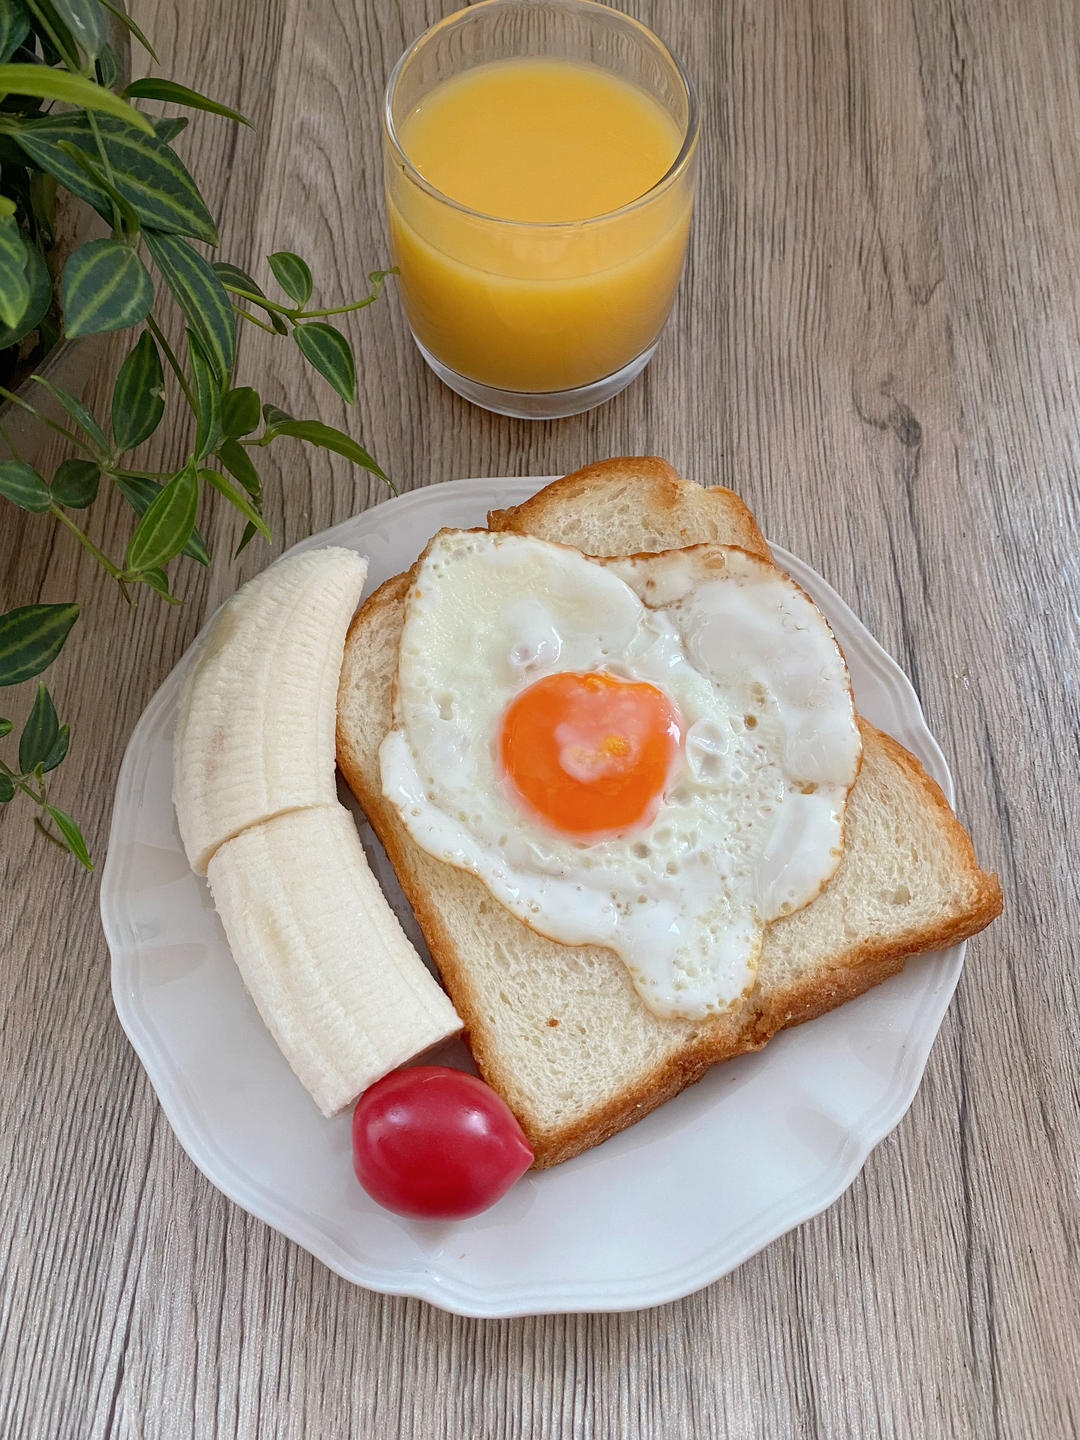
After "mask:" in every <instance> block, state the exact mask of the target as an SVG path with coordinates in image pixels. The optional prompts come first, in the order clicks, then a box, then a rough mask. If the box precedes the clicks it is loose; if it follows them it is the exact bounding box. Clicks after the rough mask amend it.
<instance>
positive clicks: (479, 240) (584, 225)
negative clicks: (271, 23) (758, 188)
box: [384, 0, 698, 419]
mask: <svg viewBox="0 0 1080 1440" xmlns="http://www.w3.org/2000/svg"><path fill="white" fill-rule="evenodd" d="M697 138H698V121H697V103H696V100H695V97H694V91H693V86H692V85H691V83H690V81H689V79H688V78H687V75H686V72H685V70H684V69H683V67H682V65H680V63H679V61H678V60H677V59H676V58H675V57H674V55H672V54H671V52H670V51H669V50H668V49H667V47H666V46H665V45H663V44H662V43H661V41H660V40H658V39H657V37H656V36H655V35H653V34H652V32H651V31H649V30H647V29H646V28H645V27H644V26H643V25H641V24H639V23H638V22H637V21H636V20H632V19H630V18H629V17H628V16H626V15H623V14H621V13H619V12H618V11H616V10H611V9H609V8H608V7H607V6H605V5H600V4H596V3H593V0H481V3H479V4H476V5H472V6H471V7H470V8H468V9H466V10H461V11H459V12H458V13H457V14H455V15H450V16H449V17H448V18H447V19H445V20H443V21H441V22H440V23H439V24H437V25H435V26H434V27H433V28H432V29H430V30H428V31H427V32H426V33H425V34H424V35H422V36H421V37H420V38H419V40H417V41H416V42H415V43H414V44H413V45H412V46H410V48H409V49H408V50H406V52H405V54H404V55H403V56H402V57H401V59H400V60H399V61H398V63H397V65H396V66H395V68H394V72H393V74H392V75H391V77H390V81H389V84H388V86H387V90H386V105H385V110H384V161H385V180H386V200H387V211H388V223H389V230H390V244H391V251H392V254H393V260H394V264H395V265H396V266H397V269H398V272H399V288H400V290H401V294H402V297H403V300H404V304H405V310H406V314H407V316H408V320H409V325H410V327H411V329H412V333H413V337H414V339H415V340H416V343H417V345H418V346H419V349H420V352H421V354H422V355H423V356H424V359H425V360H426V361H427V363H428V364H429V365H430V366H431V368H432V369H433V370H434V371H435V373H436V374H437V375H438V376H439V377H440V379H442V380H444V381H445V382H446V384H447V385H449V386H450V388H451V389H452V390H456V391H457V393H458V394H459V395H464V396H465V398H466V399H468V400H471V401H473V403H474V404H477V405H482V406H484V407H485V408H486V409H488V410H494V411H497V412H499V413H500V414H504V415H518V416H522V417H524V418H534V419H551V418H554V417H556V416H561V415H575V414H578V413H579V412H580V411H582V410H588V409H590V408H591V407H592V406H594V405H599V404H601V403H602V402H603V401H604V400H608V399H610V397H611V396H612V395H616V394H618V392H619V391H620V390H622V389H623V388H624V387H625V386H626V385H628V384H629V383H630V382H631V380H633V379H634V378H635V376H637V375H639V374H640V373H641V371H642V370H643V369H644V368H645V366H646V365H647V364H648V362H649V360H650V358H651V357H652V354H653V352H654V351H655V349H656V346H657V342H658V340H659V337H660V332H661V330H662V329H663V327H664V323H665V321H666V320H667V317H668V314H669V313H670V310H671V306H672V301H673V300H674V297H675V290H676V287H677V285H678V283H679V276H680V274H681V272H682V266H683V257H684V255H685V253H686V241H687V235H688V233H689V228H690V215H691V210H692V207H693V199H694V181H695V174H696V159H697Z"/></svg>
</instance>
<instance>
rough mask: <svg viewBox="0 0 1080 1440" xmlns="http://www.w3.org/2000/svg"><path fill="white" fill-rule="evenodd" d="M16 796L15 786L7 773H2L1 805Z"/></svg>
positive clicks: (0, 783) (0, 787) (0, 786)
mask: <svg viewBox="0 0 1080 1440" xmlns="http://www.w3.org/2000/svg"><path fill="white" fill-rule="evenodd" d="M14 798H15V786H14V784H13V783H12V782H11V781H10V780H9V779H8V777H7V776H6V775H0V805H6V804H7V802H8V801H9V800H14Z"/></svg>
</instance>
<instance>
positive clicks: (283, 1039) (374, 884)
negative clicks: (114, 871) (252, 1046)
mask: <svg viewBox="0 0 1080 1440" xmlns="http://www.w3.org/2000/svg"><path fill="white" fill-rule="evenodd" d="M209 880H210V889H211V892H212V893H213V896H214V904H215V905H216V906H217V910H218V914H219V915H220V916H221V920H222V924H223V925H224V926H225V934H226V935H227V936H228V939H229V945H230V947H231V949H232V953H233V958H234V959H235V961H236V964H237V966H238V967H239V970H240V974H241V975H242V976H243V979H244V984H245V985H246V986H247V988H248V991H249V993H250V995H251V998H252V999H253V1000H254V1001H255V1004H256V1006H257V1007H258V1010H259V1014H260V1015H261V1016H262V1018H263V1020H264V1022H265V1023H266V1026H267V1028H268V1029H269V1031H270V1033H271V1034H272V1035H273V1037H274V1039H275V1040H276V1041H277V1043H278V1047H279V1048H280V1050H281V1053H282V1054H283V1055H284V1056H285V1058H286V1060H288V1062H289V1064H290V1065H291V1066H292V1068H293V1070H294V1071H295V1073H296V1075H297V1077H298V1078H299V1080H300V1081H301V1083H302V1084H303V1085H304V1086H306V1088H307V1089H308V1090H309V1091H310V1092H311V1095H312V1098H313V1099H314V1101H315V1103H316V1104H317V1105H318V1107H319V1109H320V1110H321V1111H322V1112H323V1114H324V1115H333V1114H334V1113H335V1111H337V1110H340V1109H341V1107H342V1106H343V1105H347V1104H349V1102H350V1101H351V1100H354V1099H355V1098H356V1096H357V1095H358V1094H359V1093H360V1091H361V1090H365V1089H366V1088H367V1087H368V1086H369V1085H371V1084H372V1083H373V1082H374V1081H375V1080H377V1079H378V1078H379V1077H380V1076H382V1075H385V1074H386V1072H387V1071H389V1070H393V1069H394V1068H395V1067H396V1066H398V1065H400V1064H402V1063H403V1062H404V1061H406V1060H408V1059H409V1058H410V1057H411V1056H413V1055H415V1054H417V1053H418V1052H419V1051H420V1050H425V1049H427V1048H428V1046H430V1045H434V1044H436V1043H437V1042H438V1041H440V1040H444V1039H446V1037H447V1036H448V1035H452V1034H453V1033H454V1032H455V1031H456V1030H459V1029H460V1028H461V1022H460V1021H459V1020H458V1018H457V1015H456V1014H455V1013H454V1007H453V1006H452V1005H451V1003H450V1001H449V1000H448V999H447V997H446V995H445V994H444V993H443V991H442V990H440V988H439V987H438V985H437V984H436V983H435V981H434V980H433V979H432V978H431V976H430V975H429V974H428V972H427V970H426V969H425V968H424V966H423V964H422V963H421V961H420V959H419V957H418V956H417V955H416V952H415V951H414V950H413V949H412V946H411V945H410V944H409V942H408V940H407V939H406V938H405V934H404V931H403V930H402V928H401V926H400V925H399V923H398V920H397V916H396V915H395V914H394V912H393V911H392V910H391V909H390V906H389V905H388V904H387V902H386V899H385V897H384V896H383V893H382V891H381V890H380V888H379V884H378V881H377V880H376V879H375V877H374V875H372V873H371V870H370V868H369V867H368V863H367V858H366V857H365V855H364V851H363V847H362V845H361V844H360V837H359V836H358V835H357V833H356V826H355V824H354V823H353V818H352V816H351V815H350V814H349V812H348V811H347V810H346V809H345V808H344V807H343V806H341V805H338V804H334V805H333V806H328V807H320V808H318V809H312V810H293V811H290V812H288V813H287V814H285V815H277V816H275V817H274V818H273V819H272V820H267V821H265V822H264V823H263V824H261V825H254V826H252V827H251V828H250V829H248V830H245V831H243V833H242V834H240V835H237V836H236V837H235V839H232V840H226V842H225V844H224V845H222V846H221V848H220V849H219V850H218V851H217V853H216V854H215V855H214V857H213V859H212V860H211V861H210V869H209Z"/></svg>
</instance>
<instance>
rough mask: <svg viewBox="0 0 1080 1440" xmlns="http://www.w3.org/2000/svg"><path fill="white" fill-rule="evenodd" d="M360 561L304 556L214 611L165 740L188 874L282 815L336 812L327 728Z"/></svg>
mask: <svg viewBox="0 0 1080 1440" xmlns="http://www.w3.org/2000/svg"><path fill="white" fill-rule="evenodd" d="M366 574H367V561H366V560H365V559H364V558H363V557H362V556H360V555H357V554H356V553H355V551H352V550H344V549H337V548H328V549H325V550H308V551H305V552H304V553H303V554H300V555H290V556H287V557H286V558H285V559H284V560H279V561H278V562H277V564H275V565H271V566H270V567H269V568H268V569H266V570H264V571H263V572H262V574H261V575H256V576H255V578H254V580H249V581H248V583H247V584H246V585H244V586H242V587H241V588H240V589H239V590H238V591H237V592H236V594H235V595H234V596H233V597H232V598H231V599H230V600H228V601H226V603H225V605H224V606H223V607H222V609H221V611H220V613H219V614H218V617H217V619H216V620H215V621H214V623H213V625H212V626H211V627H210V631H209V633H208V634H207V636H206V637H205V639H204V641H203V644H202V646H201V648H200V650H199V652H198V655H197V656H196V658H195V664H194V668H193V670H192V671H191V674H190V675H189V676H188V680H187V684H186V686H185V688H184V694H183V697H182V699H181V702H180V715H179V719H178V721H177V726H176V734H175V736H174V739H173V799H174V801H175V804H176V818H177V820H178V822H179V825H180V835H181V838H182V839H183V842H184V849H185V850H186V851H187V857H188V859H189V860H190V862H191V868H192V869H193V870H194V871H195V873H196V874H197V875H205V874H206V866H207V863H208V861H209V859H210V856H211V855H212V854H213V853H214V851H215V850H216V849H217V848H218V846H219V845H220V844H221V843H222V842H223V841H225V840H228V839H229V838H230V836H232V835H236V834H238V833H239V832H240V831H241V830H243V829H245V828H246V827H247V826H248V825H254V824H256V823H257V822H258V821H260V820H266V819H269V817H270V816H271V815H278V814H280V813H281V812H282V811H285V810H299V809H303V808H305V807H306V806H309V805H331V804H336V803H337V787H336V785H335V781H334V720H335V713H336V710H337V684H338V675H339V674H340V671H341V657H342V654H343V651H344V647H345V634H346V631H347V630H348V628H349V621H350V620H351V619H352V617H353V612H354V611H355V609H356V606H357V604H358V602H359V600H360V592H361V591H362V590H363V588H364V577H365V575H366Z"/></svg>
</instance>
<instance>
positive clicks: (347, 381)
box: [292, 320, 356, 405]
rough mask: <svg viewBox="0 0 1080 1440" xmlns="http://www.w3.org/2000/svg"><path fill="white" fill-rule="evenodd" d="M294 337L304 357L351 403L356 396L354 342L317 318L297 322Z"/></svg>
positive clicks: (348, 403)
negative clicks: (301, 322)
mask: <svg viewBox="0 0 1080 1440" xmlns="http://www.w3.org/2000/svg"><path fill="white" fill-rule="evenodd" d="M292 337H293V339H294V340H295V341H296V343H297V345H298V346H299V347H300V353H301V355H303V357H304V359H305V360H307V361H308V362H309V364H311V365H313V366H314V367H315V369H316V370H317V371H318V372H319V374H320V375H321V376H323V378H324V379H326V380H329V381H330V384H331V385H332V386H333V387H334V389H335V390H336V391H337V392H338V394H339V395H340V396H341V398H342V399H343V400H344V401H345V403H346V404H347V405H351V404H352V403H353V401H354V400H355V399H356V362H355V361H354V359H353V353H352V346H351V345H350V344H349V342H348V340H346V339H345V336H344V335H343V334H342V333H341V331H340V330H335V328H334V327H333V325H327V324H326V323H325V321H322V320H317V321H313V322H312V323H310V324H307V325H296V326H294V327H293V332H292Z"/></svg>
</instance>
